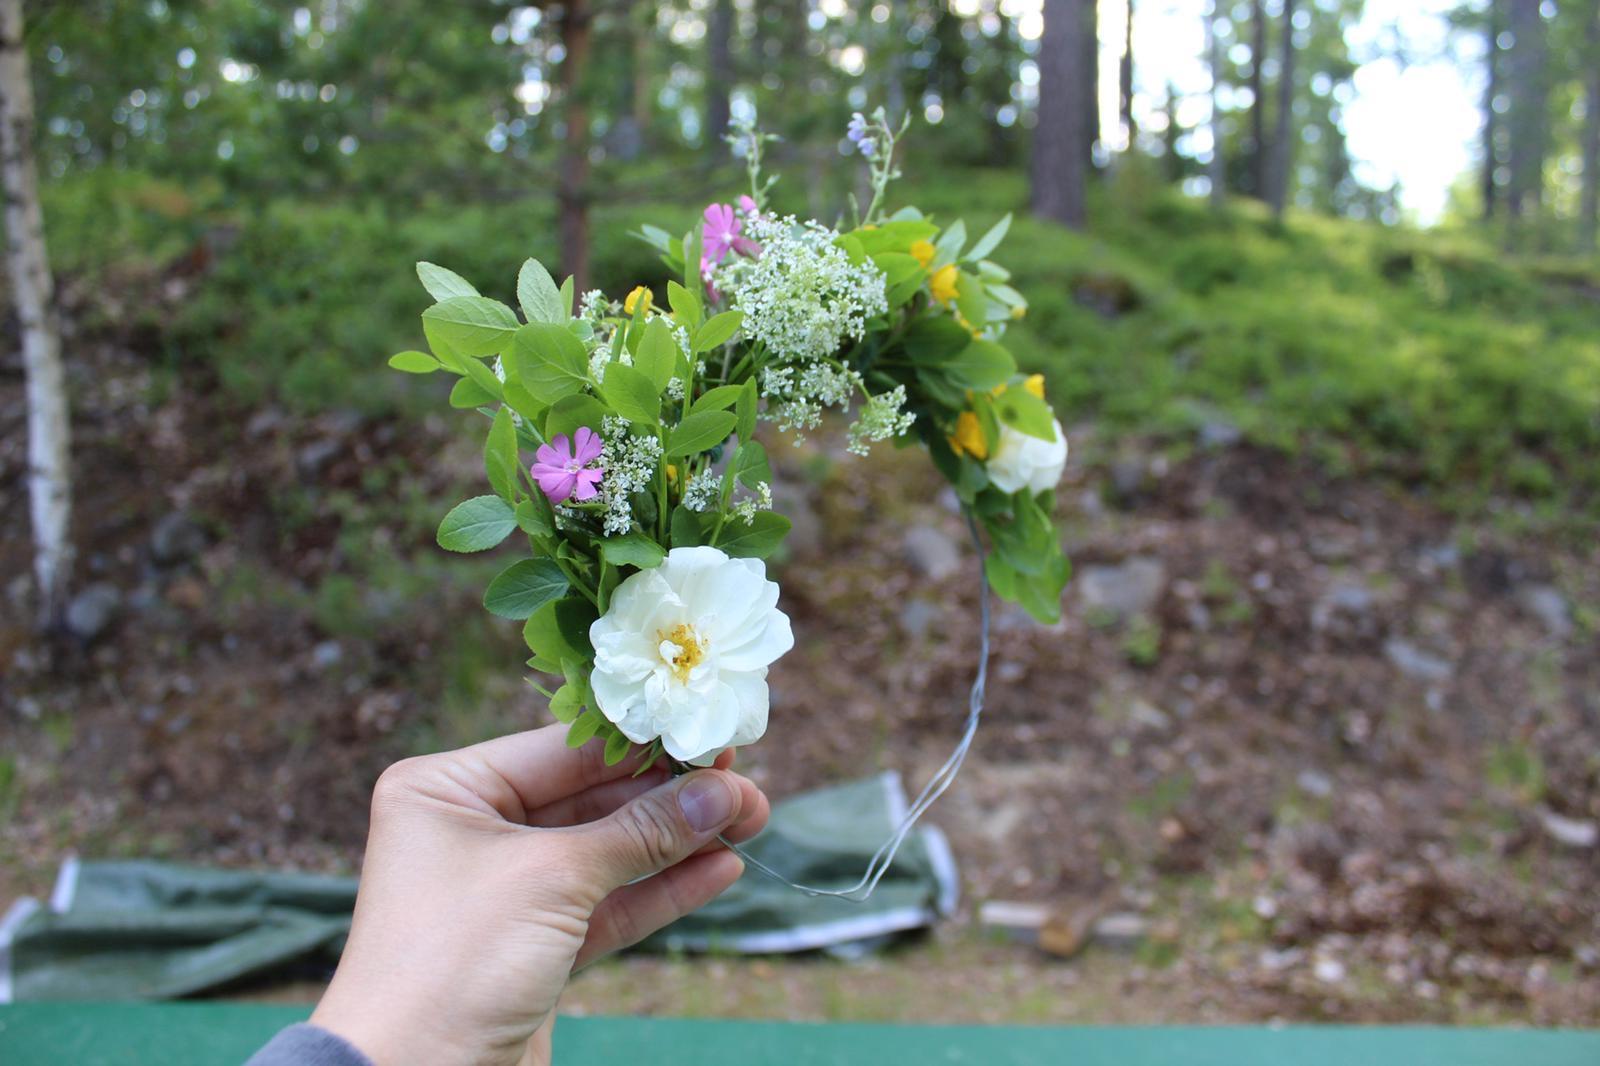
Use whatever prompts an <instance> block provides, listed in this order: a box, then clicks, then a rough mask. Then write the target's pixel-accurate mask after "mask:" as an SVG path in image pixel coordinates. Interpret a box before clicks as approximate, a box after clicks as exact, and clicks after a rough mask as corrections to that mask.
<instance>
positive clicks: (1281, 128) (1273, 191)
mask: <svg viewBox="0 0 1600 1066" xmlns="http://www.w3.org/2000/svg"><path fill="white" fill-rule="evenodd" d="M1294 4H1295V0H1283V28H1282V30H1281V33H1282V37H1281V38H1280V47H1279V50H1278V115H1277V122H1276V125H1275V126H1274V128H1273V131H1272V150H1271V160H1272V166H1271V167H1270V168H1268V170H1269V173H1270V174H1271V175H1272V185H1271V188H1270V189H1269V191H1268V193H1267V202H1268V203H1269V204H1271V205H1272V217H1273V218H1274V219H1276V220H1277V221H1279V222H1281V221H1283V209H1284V207H1285V206H1286V205H1287V204H1288V202H1289V186H1290V185H1291V184H1292V179H1293V176H1294V173H1293V168H1294V142H1295V126H1294Z"/></svg>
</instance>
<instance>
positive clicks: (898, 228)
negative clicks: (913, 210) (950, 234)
mask: <svg viewBox="0 0 1600 1066" xmlns="http://www.w3.org/2000/svg"><path fill="white" fill-rule="evenodd" d="M938 232H939V227H938V226H935V225H934V224H933V223H932V222H926V221H923V220H922V219H920V218H917V219H913V218H904V219H895V220H891V221H889V222H885V223H883V224H881V225H879V226H878V228H877V229H858V230H855V231H854V232H853V233H852V234H851V235H852V236H853V237H855V239H856V240H858V241H860V242H861V247H862V249H864V250H865V251H866V253H867V254H868V255H872V256H875V255H878V254H879V253H880V252H904V251H906V250H907V249H908V248H910V247H911V246H912V245H913V244H915V243H916V242H918V241H925V240H927V239H928V238H929V237H932V236H933V235H934V234H935V233H938Z"/></svg>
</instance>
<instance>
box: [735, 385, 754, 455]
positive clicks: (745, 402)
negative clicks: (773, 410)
mask: <svg viewBox="0 0 1600 1066" xmlns="http://www.w3.org/2000/svg"><path fill="white" fill-rule="evenodd" d="M759 404H760V400H759V398H758V397H757V396H756V379H755V378H750V379H749V380H747V381H746V382H745V383H744V391H742V392H740V393H739V402H738V404H737V405H736V407H735V409H734V410H735V412H736V415H737V418H738V423H737V424H736V425H735V426H734V430H735V431H736V432H737V433H738V434H739V439H740V440H752V439H754V437H755V435H756V413H757V410H758V407H759Z"/></svg>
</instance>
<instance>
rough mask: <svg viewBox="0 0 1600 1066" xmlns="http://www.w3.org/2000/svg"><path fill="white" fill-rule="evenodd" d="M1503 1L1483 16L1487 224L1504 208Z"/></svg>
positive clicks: (1492, 2)
mask: <svg viewBox="0 0 1600 1066" xmlns="http://www.w3.org/2000/svg"><path fill="white" fill-rule="evenodd" d="M1500 5H1501V0H1489V3H1488V7H1487V8H1486V10H1485V11H1484V15H1483V19H1484V22H1483V26H1484V33H1483V45H1484V51H1483V76H1484V83H1483V148H1482V151H1483V171H1482V172H1481V173H1480V174H1479V175H1478V182H1479V188H1480V189H1481V195H1482V198H1483V220H1484V221H1485V222H1490V221H1493V219H1494V216H1495V213H1496V211H1497V210H1498V209H1499V206H1500V193H1499V189H1498V183H1497V180H1496V176H1495V175H1496V171H1498V170H1499V169H1500V149H1499V146H1498V145H1497V144H1496V143H1495V142H1496V141H1497V140H1499V137H1500V120H1499V117H1498V116H1497V115H1496V114H1495V110H1494V101H1495V97H1497V96H1499V95H1500V88H1501V86H1500V30H1501V24H1502V22H1503V19H1502V18H1501V14H1500Z"/></svg>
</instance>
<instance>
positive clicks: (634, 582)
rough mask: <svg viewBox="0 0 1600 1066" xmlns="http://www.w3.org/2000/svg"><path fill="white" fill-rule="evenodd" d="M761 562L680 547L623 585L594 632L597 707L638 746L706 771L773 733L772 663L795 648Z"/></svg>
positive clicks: (774, 586)
mask: <svg viewBox="0 0 1600 1066" xmlns="http://www.w3.org/2000/svg"><path fill="white" fill-rule="evenodd" d="M777 603H778V585H777V583H776V582H773V581H768V580H767V569H766V567H765V566H764V565H763V564H762V563H761V561H760V560H758V559H731V558H729V557H728V556H727V554H726V553H724V552H722V551H720V550H719V549H717V548H674V549H672V550H671V551H670V552H668V553H667V557H666V559H665V560H664V561H663V562H662V563H661V565H660V566H657V567H655V568H654V569H651V570H641V571H639V572H638V573H637V574H634V575H632V576H631V577H629V578H628V579H627V580H625V581H624V582H622V584H620V585H618V586H617V590H616V592H614V593H613V594H612V596H611V606H610V608H609V609H608V610H607V611H606V613H605V615H604V617H602V618H599V619H597V620H596V621H595V623H594V624H593V625H592V626H590V627H589V639H590V640H591V641H592V642H593V643H594V673H593V674H592V675H590V683H591V685H592V686H593V687H594V697H595V702H596V703H597V704H599V706H600V712H601V713H602V714H604V715H605V716H606V717H607V718H608V719H610V720H611V721H612V722H614V723H616V726H617V728H618V729H620V730H621V731H622V732H623V734H624V735H626V736H627V738H628V739H629V740H631V741H633V742H634V743H636V744H647V743H649V742H650V741H652V740H654V739H655V738H656V737H660V738H661V742H662V746H663V747H665V748H666V751H667V754H668V755H671V756H672V757H673V758H674V759H678V760H679V761H682V762H692V763H695V764H697V765H702V766H707V765H710V763H711V761H712V760H713V759H715V758H716V756H717V754H718V753H719V752H720V751H722V749H724V748H727V747H733V746H737V745H740V744H749V743H751V742H752V741H755V740H757V739H759V738H760V736H761V734H763V733H765V732H766V731H767V667H768V666H769V665H770V664H771V663H773V662H775V661H776V660H777V659H778V657H779V656H781V655H783V653H784V652H786V651H788V650H789V649H790V648H792V647H794V636H793V635H792V634H791V633H790V631H789V618H788V616H787V615H785V614H784V613H783V612H782V611H780V610H778V609H777Z"/></svg>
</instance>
